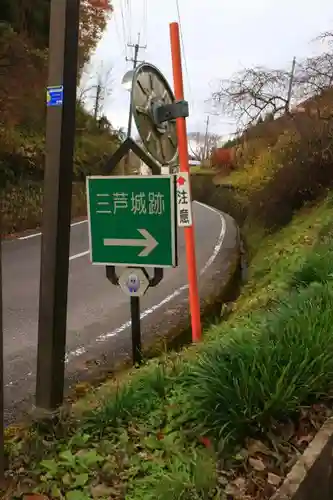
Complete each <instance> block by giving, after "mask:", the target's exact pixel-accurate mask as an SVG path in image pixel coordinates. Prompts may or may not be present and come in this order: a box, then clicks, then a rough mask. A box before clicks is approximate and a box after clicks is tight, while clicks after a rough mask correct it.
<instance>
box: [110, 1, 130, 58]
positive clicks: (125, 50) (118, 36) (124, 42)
mask: <svg viewBox="0 0 333 500" xmlns="http://www.w3.org/2000/svg"><path fill="white" fill-rule="evenodd" d="M113 16H114V23H115V27H116V35H117V38H118V41H119V44H120V46H123V54H124V55H125V57H126V56H127V45H126V40H125V37H124V34H123V37H121V35H120V29H119V25H118V21H117V16H116V11H115V10H114V12H113Z"/></svg>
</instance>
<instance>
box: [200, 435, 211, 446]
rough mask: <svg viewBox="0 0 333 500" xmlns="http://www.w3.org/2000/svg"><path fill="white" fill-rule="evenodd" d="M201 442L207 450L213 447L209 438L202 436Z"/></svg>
mask: <svg viewBox="0 0 333 500" xmlns="http://www.w3.org/2000/svg"><path fill="white" fill-rule="evenodd" d="M199 441H200V443H201V444H203V445H204V446H206V448H210V447H211V446H212V443H211V440H210V439H209V438H208V437H205V436H200V437H199Z"/></svg>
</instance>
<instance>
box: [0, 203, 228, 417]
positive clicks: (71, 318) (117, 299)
mask: <svg viewBox="0 0 333 500" xmlns="http://www.w3.org/2000/svg"><path fill="white" fill-rule="evenodd" d="M194 220H195V230H196V254H197V266H198V273H200V277H201V280H200V279H199V288H201V282H202V278H203V276H204V275H205V273H207V272H208V270H209V268H210V266H211V265H212V263H213V262H214V260H215V258H216V256H217V254H218V252H219V251H220V250H221V248H223V245H225V242H226V239H227V236H228V224H226V218H225V217H224V216H223V215H222V214H221V213H220V212H218V211H216V210H214V209H211V208H210V207H207V206H205V205H202V204H200V203H196V202H195V203H194ZM40 243H41V238H40V233H34V234H30V235H28V236H23V237H19V238H16V239H13V240H8V241H4V242H3V244H2V252H3V254H2V261H3V306H4V317H3V323H4V362H5V374H4V376H5V410H6V412H5V420H6V422H7V423H9V422H11V421H12V420H13V419H14V418H15V414H16V413H17V410H18V409H19V408H20V409H22V408H24V404H25V403H27V401H30V403H31V401H32V399H31V398H32V396H33V393H34V390H35V370H36V354H37V320H38V293H39V273H40ZM178 255H179V266H178V267H177V268H175V269H170V270H166V271H165V275H164V279H163V281H162V283H160V285H159V286H158V287H157V288H154V289H150V290H148V292H147V294H146V295H145V296H144V297H143V298H142V301H141V307H142V314H141V316H142V323H143V342H144V341H145V338H148V337H149V332H150V333H151V332H152V331H153V330H154V324H155V325H156V323H157V321H158V322H159V323H160V321H161V320H163V321H165V322H168V321H169V319H170V310H169V309H168V307H167V306H168V303H171V302H172V301H173V300H174V299H175V298H177V296H179V295H180V294H181V293H183V292H185V293H186V289H187V270H186V261H185V244H184V235H183V231H182V230H180V231H179V236H178ZM171 312H172V313H174V310H172V311H171ZM129 326H130V325H129V298H128V297H127V296H125V295H124V294H123V292H122V291H121V290H120V289H119V288H117V287H115V286H113V285H111V284H110V283H109V282H108V281H107V279H106V278H105V269H104V267H100V266H92V265H91V264H90V262H89V255H88V232H87V223H86V221H80V222H77V223H74V224H72V227H71V248H70V273H69V296H68V315H67V356H66V358H67V364H66V372H67V373H66V375H67V379H69V380H70V379H71V378H73V377H75V374H76V373H78V372H81V373H82V371H84V370H88V369H89V362H92V360H101V359H103V357H104V356H105V355H106V354H107V353H109V354H110V353H111V357H112V358H114V359H120V358H121V357H122V356H126V355H127V354H128V353H129V352H130V349H131V342H130V328H129ZM30 403H29V404H30Z"/></svg>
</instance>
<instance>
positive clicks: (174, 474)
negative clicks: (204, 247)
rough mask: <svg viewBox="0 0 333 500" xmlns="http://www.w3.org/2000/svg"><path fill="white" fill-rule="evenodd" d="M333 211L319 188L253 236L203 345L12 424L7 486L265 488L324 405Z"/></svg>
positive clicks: (131, 491) (49, 492) (181, 490)
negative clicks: (245, 262)
mask: <svg viewBox="0 0 333 500" xmlns="http://www.w3.org/2000/svg"><path fill="white" fill-rule="evenodd" d="M332 215H333V200H332V196H331V195H328V196H327V197H326V198H325V199H324V200H322V201H321V202H319V203H317V204H316V205H314V206H312V207H305V208H304V209H302V210H301V212H300V213H299V214H298V215H296V216H295V217H294V218H293V220H292V222H291V223H290V224H289V225H288V226H286V227H285V228H283V229H282V230H280V231H278V232H276V233H275V234H270V235H266V236H264V237H260V238H259V239H258V240H257V241H256V244H257V246H258V251H257V252H256V254H255V255H254V256H253V259H252V262H251V266H250V276H249V280H248V283H247V284H246V285H245V287H244V290H243V293H242V295H241V297H240V298H239V299H238V300H237V301H236V302H235V303H234V304H233V307H232V313H231V315H230V316H229V318H228V320H227V321H225V322H221V320H219V319H218V318H216V324H214V325H212V326H211V327H210V328H208V330H207V331H206V332H205V340H204V342H203V343H202V344H201V345H199V346H191V347H189V348H187V349H185V350H184V351H183V352H181V353H170V354H168V355H162V356H161V357H160V358H159V359H155V360H151V361H149V362H147V364H146V366H144V367H143V368H141V369H139V370H137V369H133V370H131V371H130V372H128V373H126V374H123V375H120V378H117V379H116V380H115V379H113V380H110V381H108V382H106V383H105V384H103V385H102V386H101V387H100V388H98V389H96V390H94V391H89V392H88V393H87V394H86V396H85V397H83V398H82V399H80V400H79V401H78V402H77V403H75V404H74V405H73V406H72V407H71V408H67V409H64V410H63V413H62V415H61V416H60V417H59V418H57V419H55V420H54V422H53V423H38V424H34V426H33V427H32V428H30V429H29V430H26V429H19V428H16V429H8V431H7V447H8V453H9V457H10V471H11V472H10V478H11V479H13V482H9V483H8V488H9V485H10V484H11V487H12V489H8V490H7V498H11V499H12V498H23V495H24V493H25V494H27V493H32V491H36V492H38V493H39V494H43V495H46V498H49V499H51V498H52V499H56V498H65V499H69V500H73V499H74V500H75V499H78V500H79V499H81V500H84V499H92V498H102V499H105V500H106V499H110V498H115V499H125V498H126V500H127V499H128V500H132V499H133V500H134V499H135V500H139V499H145V500H146V499H149V498H151V499H171V498H174V499H183V498H184V499H187V498H188V499H193V498H194V499H195V498H197V499H213V498H224V497H223V495H225V498H234V499H238V498H239V499H245V498H249V499H268V498H270V496H271V495H272V493H273V492H274V491H275V490H276V488H277V487H278V486H279V484H280V483H281V481H282V479H283V477H284V476H285V474H286V472H287V471H288V470H289V469H290V467H291V466H292V465H293V464H294V463H295V461H296V459H297V457H298V454H299V453H301V452H302V451H303V450H304V449H305V447H306V446H307V445H308V443H309V441H310V440H311V439H312V437H313V436H314V434H315V432H316V431H317V430H318V428H319V427H320V425H321V424H322V423H323V422H324V420H325V418H327V416H328V415H330V414H331V394H332V393H331V388H332V378H333V362H332V360H333V342H332V338H331V337H332V336H331V324H332V321H333V316H332V311H333V307H332V306H333V282H332V279H333V278H332V266H333V247H332V244H331V240H332V234H333V226H332ZM221 495H222V496H221ZM227 495H229V496H228V497H227ZM4 498H6V497H4ZM36 498H42V497H38V496H37V497H36Z"/></svg>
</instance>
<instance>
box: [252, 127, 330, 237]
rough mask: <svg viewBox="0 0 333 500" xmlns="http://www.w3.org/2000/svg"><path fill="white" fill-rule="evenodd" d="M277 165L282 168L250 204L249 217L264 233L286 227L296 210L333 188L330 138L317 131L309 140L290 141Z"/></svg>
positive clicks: (325, 132)
mask: <svg viewBox="0 0 333 500" xmlns="http://www.w3.org/2000/svg"><path fill="white" fill-rule="evenodd" d="M323 134H324V135H323ZM325 134H326V135H325ZM281 163H282V167H281V168H279V169H278V170H277V171H276V172H275V173H274V175H273V177H272V178H271V180H270V181H269V182H268V183H267V184H266V185H265V186H264V187H263V189H261V190H260V191H259V192H256V193H253V195H252V198H251V200H250V205H251V208H250V215H251V217H253V218H254V219H259V220H261V221H262V223H263V224H264V226H265V228H267V229H268V230H277V229H279V228H280V227H282V226H285V225H286V224H288V223H289V222H290V221H291V219H292V216H293V214H294V213H295V212H296V211H297V210H299V209H300V208H301V207H303V206H304V205H305V204H306V203H307V202H310V201H313V200H316V199H318V197H320V196H321V195H323V194H324V193H325V192H326V190H327V188H329V187H331V186H332V185H333V162H332V158H331V138H330V134H329V133H328V131H327V130H325V129H322V128H318V129H317V130H314V131H313V135H312V136H311V138H299V139H296V138H294V140H293V141H292V143H291V144H290V146H289V148H287V149H286V151H284V152H282V158H281Z"/></svg>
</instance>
